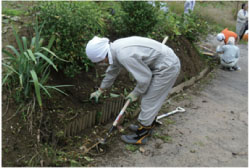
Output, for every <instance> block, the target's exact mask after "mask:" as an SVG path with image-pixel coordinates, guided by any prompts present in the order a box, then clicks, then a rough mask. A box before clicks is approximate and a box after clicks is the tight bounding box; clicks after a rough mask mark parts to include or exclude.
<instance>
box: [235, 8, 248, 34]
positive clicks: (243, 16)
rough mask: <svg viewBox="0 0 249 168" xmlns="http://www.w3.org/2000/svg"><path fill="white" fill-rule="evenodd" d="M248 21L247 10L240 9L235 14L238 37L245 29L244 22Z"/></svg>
mask: <svg viewBox="0 0 249 168" xmlns="http://www.w3.org/2000/svg"><path fill="white" fill-rule="evenodd" d="M247 21H248V12H247V11H246V10H244V9H240V10H239V12H238V15H237V23H236V34H237V35H238V36H239V37H240V36H241V35H242V33H243V31H244V29H245V25H246V22H247Z"/></svg>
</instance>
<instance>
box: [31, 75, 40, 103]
mask: <svg viewBox="0 0 249 168" xmlns="http://www.w3.org/2000/svg"><path fill="white" fill-rule="evenodd" d="M30 73H31V76H32V78H33V82H34V86H35V94H36V98H37V101H38V103H39V106H40V107H42V100H41V93H40V85H39V81H38V78H37V75H36V72H35V71H34V70H31V71H30Z"/></svg>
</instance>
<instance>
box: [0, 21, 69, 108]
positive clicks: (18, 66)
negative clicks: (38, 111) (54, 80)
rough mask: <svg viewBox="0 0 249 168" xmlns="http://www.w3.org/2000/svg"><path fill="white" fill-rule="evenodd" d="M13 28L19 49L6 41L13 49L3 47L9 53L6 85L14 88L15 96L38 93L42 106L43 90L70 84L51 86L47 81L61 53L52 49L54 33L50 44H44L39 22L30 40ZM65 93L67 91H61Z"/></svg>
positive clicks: (3, 83) (36, 94)
mask: <svg viewBox="0 0 249 168" xmlns="http://www.w3.org/2000/svg"><path fill="white" fill-rule="evenodd" d="M13 32H14V35H15V38H16V42H17V44H18V49H16V48H15V47H13V46H12V45H7V46H6V48H8V49H10V51H8V50H5V49H3V53H4V54H6V56H4V57H3V58H4V59H3V62H2V65H3V81H2V85H3V86H8V87H9V89H11V90H12V89H14V93H15V94H16V95H15V97H16V100H17V101H20V100H24V101H25V100H27V99H29V98H31V97H32V96H33V93H35V96H36V100H37V101H38V103H39V106H40V107H42V93H46V94H47V95H48V96H50V93H49V92H48V90H49V89H54V90H57V91H59V92H62V91H61V90H60V89H58V87H63V86H68V85H60V86H48V85H46V83H47V81H48V79H49V74H50V67H52V68H54V69H55V70H57V67H56V65H55V64H54V60H55V59H56V58H57V59H58V57H57V56H56V55H55V54H54V53H53V52H51V51H50V48H51V46H52V44H53V42H54V37H51V39H50V40H49V43H48V45H47V46H46V47H45V46H44V45H43V38H41V36H40V30H39V28H38V24H36V26H35V37H33V38H32V40H31V41H30V42H28V39H27V38H26V37H22V38H21V39H20V37H19V35H18V34H17V33H16V31H15V29H14V28H13ZM62 93H64V92H62Z"/></svg>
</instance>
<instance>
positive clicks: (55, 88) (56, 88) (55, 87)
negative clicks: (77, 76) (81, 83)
mask: <svg viewBox="0 0 249 168" xmlns="http://www.w3.org/2000/svg"><path fill="white" fill-rule="evenodd" d="M65 86H67V85H59V86H45V88H49V89H54V90H56V91H58V92H60V93H62V94H64V95H66V96H68V94H66V93H65V92H63V91H62V90H60V89H58V87H65Z"/></svg>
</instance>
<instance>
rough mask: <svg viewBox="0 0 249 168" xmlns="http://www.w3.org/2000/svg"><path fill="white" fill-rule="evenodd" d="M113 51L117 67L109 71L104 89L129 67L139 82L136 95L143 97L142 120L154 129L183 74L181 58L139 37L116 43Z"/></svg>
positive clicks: (113, 65) (154, 42) (104, 82)
mask: <svg viewBox="0 0 249 168" xmlns="http://www.w3.org/2000/svg"><path fill="white" fill-rule="evenodd" d="M110 50H111V53H112V59H113V64H111V65H110V66H109V67H108V68H107V70H106V76H105V78H104V79H103V81H102V83H101V86H100V88H102V89H105V88H108V87H110V86H111V85H112V84H113V82H114V80H115V79H116V77H117V75H118V74H119V72H120V70H121V68H125V69H126V70H127V71H128V72H130V73H131V74H132V75H133V77H134V78H135V79H136V81H137V85H136V87H135V88H134V90H133V91H132V92H133V93H134V94H135V95H136V96H141V97H142V99H141V112H140V114H139V117H138V121H139V122H140V123H141V124H142V125H144V126H150V125H151V124H152V122H153V121H154V119H155V117H156V116H157V114H158V112H159V110H160V109H161V106H162V104H163V102H164V101H165V99H166V97H167V95H168V93H169V91H170V89H171V88H172V86H173V85H174V83H175V81H176V78H177V76H178V74H179V72H180V61H179V59H178V57H177V56H176V55H175V53H174V51H173V50H172V49H171V48H169V47H167V46H166V45H163V44H161V43H159V42H157V41H155V40H152V39H148V38H144V37H137V36H133V37H128V38H122V39H119V40H116V41H114V42H113V43H111V44H110Z"/></svg>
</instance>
